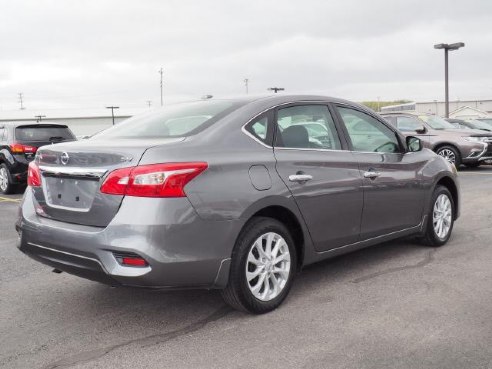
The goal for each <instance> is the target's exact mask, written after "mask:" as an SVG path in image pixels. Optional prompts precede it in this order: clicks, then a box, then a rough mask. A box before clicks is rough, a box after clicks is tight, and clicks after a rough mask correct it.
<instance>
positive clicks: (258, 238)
mask: <svg viewBox="0 0 492 369" xmlns="http://www.w3.org/2000/svg"><path fill="white" fill-rule="evenodd" d="M269 247H270V249H269ZM259 248H261V250H263V252H262V253H261V254H260V249H259ZM269 250H270V251H271V252H269ZM275 251H277V254H275ZM279 259H281V260H280V261H278V262H277V263H275V260H279ZM296 269H297V255H296V248H295V246H294V241H293V239H292V236H291V235H290V233H289V231H288V230H287V228H286V227H285V225H283V224H282V223H281V222H279V221H277V220H275V219H272V218H267V217H254V218H252V219H251V220H250V221H249V222H248V223H247V224H246V225H245V226H244V228H243V230H242V231H241V233H240V235H239V237H238V239H237V241H236V244H235V246H234V249H233V252H232V261H231V269H230V273H229V281H228V284H227V287H226V288H225V289H224V290H222V297H223V299H224V301H225V302H226V303H227V304H228V305H230V306H232V307H233V308H235V309H237V310H241V311H244V312H248V313H253V314H263V313H267V312H269V311H272V310H274V309H276V308H277V307H278V306H279V305H280V304H281V303H282V302H283V301H284V299H285V298H286V297H287V295H288V293H289V290H290V288H291V286H292V283H293V281H294V277H295V274H296ZM286 273H287V275H286ZM253 276H254V277H253ZM274 282H276V283H274Z"/></svg>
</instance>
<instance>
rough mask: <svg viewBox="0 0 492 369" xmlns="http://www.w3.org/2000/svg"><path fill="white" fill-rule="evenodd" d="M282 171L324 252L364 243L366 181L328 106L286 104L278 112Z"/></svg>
mask: <svg viewBox="0 0 492 369" xmlns="http://www.w3.org/2000/svg"><path fill="white" fill-rule="evenodd" d="M275 122H276V124H275V140H274V153H275V158H276V161H277V163H276V169H277V172H278V174H279V175H280V177H281V178H282V180H283V181H284V183H285V184H286V185H287V187H288V188H289V190H290V191H291V193H292V195H293V197H294V199H295V201H296V203H297V205H298V207H299V209H300V211H301V214H302V216H303V217H304V220H305V222H306V224H307V227H308V229H309V233H310V235H311V238H312V240H313V242H314V245H315V248H316V250H318V251H326V250H329V249H332V248H336V247H340V246H343V245H346V244H350V243H353V242H356V241H358V239H359V232H360V219H361V215H362V201H363V195H362V189H361V186H362V179H361V177H360V172H359V168H358V163H357V159H356V158H355V156H354V154H352V153H351V152H350V151H348V150H346V148H347V144H346V142H345V141H342V140H341V139H340V136H339V132H338V130H337V128H336V125H335V122H334V120H333V118H332V114H331V112H330V110H329V108H328V106H327V105H325V104H316V103H309V104H307V103H306V104H293V105H287V106H282V107H281V108H278V109H277V110H276V114H275Z"/></svg>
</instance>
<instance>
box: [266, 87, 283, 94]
mask: <svg viewBox="0 0 492 369" xmlns="http://www.w3.org/2000/svg"><path fill="white" fill-rule="evenodd" d="M267 90H268V91H273V92H275V93H278V92H279V91H284V90H285V88H283V87H269V88H267Z"/></svg>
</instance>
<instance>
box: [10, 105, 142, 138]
mask: <svg viewBox="0 0 492 369" xmlns="http://www.w3.org/2000/svg"><path fill="white" fill-rule="evenodd" d="M146 111H149V109H148V108H147V109H145V108H144V109H127V108H120V109H117V110H116V109H115V111H114V113H115V117H114V121H115V124H117V123H119V122H121V121H123V120H125V119H127V118H130V117H131V116H133V115H135V114H139V113H142V112H146ZM36 115H44V116H46V117H43V118H42V121H45V122H53V123H64V124H66V125H67V126H68V127H70V129H71V130H72V131H73V132H74V133H75V135H76V136H85V135H92V134H94V133H96V132H99V131H102V130H103V129H106V128H109V127H111V125H112V124H113V120H112V117H111V110H109V109H105V108H100V109H43V110H41V109H39V110H35V109H25V110H9V111H6V110H4V111H2V110H0V122H12V121H23V122H25V121H29V122H36V120H37V118H36Z"/></svg>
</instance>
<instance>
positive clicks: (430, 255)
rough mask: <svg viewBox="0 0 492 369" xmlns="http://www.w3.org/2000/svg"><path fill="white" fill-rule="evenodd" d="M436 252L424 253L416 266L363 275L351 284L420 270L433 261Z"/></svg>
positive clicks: (405, 266) (411, 265)
mask: <svg viewBox="0 0 492 369" xmlns="http://www.w3.org/2000/svg"><path fill="white" fill-rule="evenodd" d="M436 251H437V249H434V250H430V251H429V252H427V253H426V255H425V258H424V259H423V260H421V261H419V262H418V263H416V264H410V265H404V266H400V267H394V268H388V269H386V270H382V271H380V272H375V273H371V274H368V275H365V276H362V277H359V278H355V279H354V280H352V283H360V282H365V281H367V280H369V279H372V278H376V277H379V276H380V275H384V274H390V273H396V272H399V271H402V270H407V269H415V268H421V267H423V266H425V265H427V264H430V263H431V262H432V261H433V260H434V254H435V253H436Z"/></svg>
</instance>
